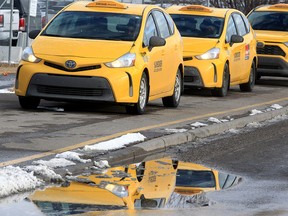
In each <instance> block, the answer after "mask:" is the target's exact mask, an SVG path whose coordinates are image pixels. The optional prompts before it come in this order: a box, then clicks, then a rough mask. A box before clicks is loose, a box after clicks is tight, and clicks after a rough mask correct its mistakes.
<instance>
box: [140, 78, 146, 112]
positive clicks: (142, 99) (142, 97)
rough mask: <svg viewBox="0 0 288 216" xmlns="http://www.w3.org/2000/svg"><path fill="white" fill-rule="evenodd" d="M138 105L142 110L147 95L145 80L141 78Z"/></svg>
mask: <svg viewBox="0 0 288 216" xmlns="http://www.w3.org/2000/svg"><path fill="white" fill-rule="evenodd" d="M139 95H140V96H139V105H140V108H141V109H143V108H144V107H145V104H146V95H147V89H146V80H145V79H144V78H142V80H141V83H140V94H139Z"/></svg>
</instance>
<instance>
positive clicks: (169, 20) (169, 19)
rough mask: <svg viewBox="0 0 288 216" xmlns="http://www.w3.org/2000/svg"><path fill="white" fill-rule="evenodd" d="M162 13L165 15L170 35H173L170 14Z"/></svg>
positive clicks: (172, 22) (172, 23)
mask: <svg viewBox="0 0 288 216" xmlns="http://www.w3.org/2000/svg"><path fill="white" fill-rule="evenodd" d="M164 15H165V17H166V20H167V22H168V25H169V28H170V32H171V35H173V34H174V21H173V19H172V18H171V16H169V15H168V14H166V13H164Z"/></svg>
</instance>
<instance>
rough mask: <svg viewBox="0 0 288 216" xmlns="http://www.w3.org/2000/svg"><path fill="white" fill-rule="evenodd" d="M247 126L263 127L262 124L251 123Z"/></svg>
mask: <svg viewBox="0 0 288 216" xmlns="http://www.w3.org/2000/svg"><path fill="white" fill-rule="evenodd" d="M246 126H247V127H250V128H258V127H261V126H262V124H261V123H260V122H251V123H249V124H247V125H246Z"/></svg>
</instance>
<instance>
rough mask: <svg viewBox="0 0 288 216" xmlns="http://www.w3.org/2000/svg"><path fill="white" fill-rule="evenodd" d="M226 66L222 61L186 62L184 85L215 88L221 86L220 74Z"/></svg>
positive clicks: (194, 60)
mask: <svg viewBox="0 0 288 216" xmlns="http://www.w3.org/2000/svg"><path fill="white" fill-rule="evenodd" d="M223 65H224V64H221V63H220V61H217V62H215V61H203V60H202V61H201V60H196V59H193V60H192V61H191V62H185V67H184V85H185V86H188V87H203V88H215V87H219V86H221V84H222V83H221V77H220V72H221V71H223V67H224V66H223Z"/></svg>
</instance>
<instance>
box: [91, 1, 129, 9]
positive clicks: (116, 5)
mask: <svg viewBox="0 0 288 216" xmlns="http://www.w3.org/2000/svg"><path fill="white" fill-rule="evenodd" d="M86 7H106V8H118V9H126V8H128V6H127V5H125V4H123V3H120V2H117V1H113V0H98V1H94V2H91V3H88V4H87V5H86Z"/></svg>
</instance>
